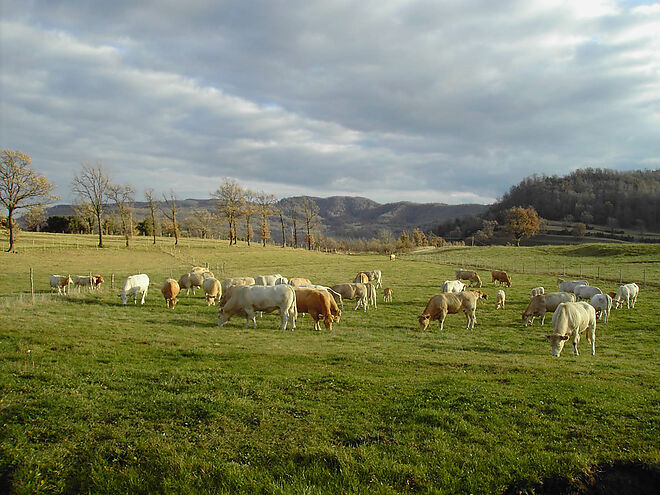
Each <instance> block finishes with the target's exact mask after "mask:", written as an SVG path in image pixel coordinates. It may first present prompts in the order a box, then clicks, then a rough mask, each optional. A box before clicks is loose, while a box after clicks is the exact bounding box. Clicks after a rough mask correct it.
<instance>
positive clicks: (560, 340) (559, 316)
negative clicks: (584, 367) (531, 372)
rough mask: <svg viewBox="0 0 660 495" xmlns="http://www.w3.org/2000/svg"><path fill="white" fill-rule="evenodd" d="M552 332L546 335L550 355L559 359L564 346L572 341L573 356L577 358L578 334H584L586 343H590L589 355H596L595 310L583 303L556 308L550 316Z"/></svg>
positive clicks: (563, 304)
mask: <svg viewBox="0 0 660 495" xmlns="http://www.w3.org/2000/svg"><path fill="white" fill-rule="evenodd" d="M552 326H553V328H554V332H553V333H552V334H551V335H546V337H547V339H548V340H549V341H550V347H551V349H550V354H552V355H553V356H556V357H559V355H560V354H561V351H562V349H563V348H564V344H565V343H566V341H567V340H569V339H572V343H573V349H572V350H573V354H575V355H576V356H579V355H580V353H579V352H578V348H577V346H578V344H579V343H580V334H581V333H584V332H586V335H587V341H589V342H591V355H592V356H593V355H595V354H596V310H595V309H594V307H593V306H592V305H591V304H589V303H587V302H584V301H579V302H565V303H561V304H560V305H559V306H557V309H556V310H555V312H554V313H553V314H552Z"/></svg>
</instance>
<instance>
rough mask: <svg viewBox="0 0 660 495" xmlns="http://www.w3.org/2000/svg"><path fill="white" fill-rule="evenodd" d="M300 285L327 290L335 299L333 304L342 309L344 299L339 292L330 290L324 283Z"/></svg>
mask: <svg viewBox="0 0 660 495" xmlns="http://www.w3.org/2000/svg"><path fill="white" fill-rule="evenodd" d="M300 287H305V288H307V289H318V290H327V291H328V293H329V294H330V295H331V296H332V298H333V299H334V300H335V305H338V306H339V307H340V308H341V309H344V300H343V298H342V297H341V294H340V293H339V292H336V291H334V290H332V289H331V288H330V287H326V286H325V285H315V284H310V285H301V286H300Z"/></svg>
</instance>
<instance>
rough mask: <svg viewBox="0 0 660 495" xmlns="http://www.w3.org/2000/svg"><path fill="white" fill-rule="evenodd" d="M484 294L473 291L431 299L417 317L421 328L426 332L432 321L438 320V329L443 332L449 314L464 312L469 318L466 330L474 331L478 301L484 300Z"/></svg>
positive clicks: (439, 295) (438, 295)
mask: <svg viewBox="0 0 660 495" xmlns="http://www.w3.org/2000/svg"><path fill="white" fill-rule="evenodd" d="M482 294H483V293H479V292H472V291H466V292H456V293H443V294H436V295H435V296H433V297H431V299H429V302H428V303H426V308H424V311H423V312H422V314H421V315H419V316H418V317H417V321H418V322H419V326H420V328H421V329H422V330H426V329H427V328H428V326H429V323H430V322H431V320H438V328H439V330H440V331H442V329H443V328H444V323H445V318H446V317H447V315H448V314H456V313H459V312H460V311H463V312H464V313H465V317H466V318H467V326H466V327H465V329H466V330H468V329H469V330H473V329H474V325H475V323H476V322H477V316H476V309H477V301H478V300H479V299H480V298H482Z"/></svg>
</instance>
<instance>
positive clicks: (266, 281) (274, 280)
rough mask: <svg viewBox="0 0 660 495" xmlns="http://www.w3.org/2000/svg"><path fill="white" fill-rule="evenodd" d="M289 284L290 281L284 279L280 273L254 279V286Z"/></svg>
mask: <svg viewBox="0 0 660 495" xmlns="http://www.w3.org/2000/svg"><path fill="white" fill-rule="evenodd" d="M288 283H289V281H288V280H287V279H286V277H283V276H282V275H280V274H279V273H275V274H273V275H260V276H259V277H255V279H254V285H280V284H288Z"/></svg>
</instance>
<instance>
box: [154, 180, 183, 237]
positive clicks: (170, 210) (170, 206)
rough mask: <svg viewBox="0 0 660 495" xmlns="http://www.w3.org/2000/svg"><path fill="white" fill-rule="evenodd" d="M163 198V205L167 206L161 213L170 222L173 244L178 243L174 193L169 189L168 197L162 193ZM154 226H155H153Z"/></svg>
mask: <svg viewBox="0 0 660 495" xmlns="http://www.w3.org/2000/svg"><path fill="white" fill-rule="evenodd" d="M163 199H164V200H165V205H166V206H167V209H166V210H163V214H164V215H165V217H167V219H168V220H169V221H170V222H171V223H172V233H173V234H174V245H175V246H176V245H178V244H179V223H178V222H177V219H176V194H174V191H173V190H171V189H170V197H169V199H168V198H167V196H166V195H165V193H163ZM154 228H155V226H154Z"/></svg>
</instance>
